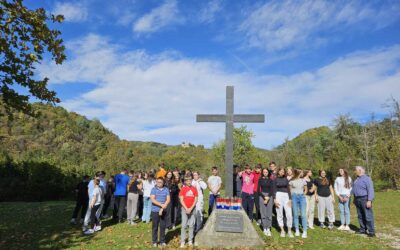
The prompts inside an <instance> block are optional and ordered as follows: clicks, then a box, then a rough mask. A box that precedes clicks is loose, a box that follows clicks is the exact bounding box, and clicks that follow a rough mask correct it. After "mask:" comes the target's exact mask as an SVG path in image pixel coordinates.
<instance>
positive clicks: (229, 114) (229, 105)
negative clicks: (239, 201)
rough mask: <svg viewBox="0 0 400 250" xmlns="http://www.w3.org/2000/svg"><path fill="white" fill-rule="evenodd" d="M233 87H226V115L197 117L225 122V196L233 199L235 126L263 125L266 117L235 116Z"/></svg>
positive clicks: (198, 120)
mask: <svg viewBox="0 0 400 250" xmlns="http://www.w3.org/2000/svg"><path fill="white" fill-rule="evenodd" d="M233 92H234V89H233V86H227V87H226V114H225V115H197V117H196V121H197V122H225V125H226V128H225V196H226V197H233V124H234V123H235V122H241V123H244V122H246V123H263V122H264V121H265V117H264V115H243V114H240V115H235V114H234V111H233Z"/></svg>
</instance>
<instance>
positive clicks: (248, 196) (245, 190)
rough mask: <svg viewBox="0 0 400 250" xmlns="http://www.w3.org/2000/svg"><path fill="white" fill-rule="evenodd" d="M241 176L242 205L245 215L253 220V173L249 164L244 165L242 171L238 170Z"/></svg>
mask: <svg viewBox="0 0 400 250" xmlns="http://www.w3.org/2000/svg"><path fill="white" fill-rule="evenodd" d="M239 175H240V176H241V177H242V180H243V184H242V207H243V210H244V211H245V212H246V214H247V216H248V217H249V219H250V220H251V221H253V208H254V174H253V173H252V171H251V168H250V166H249V165H246V166H245V167H244V171H243V172H240V173H239Z"/></svg>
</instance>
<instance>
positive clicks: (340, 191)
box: [335, 176, 351, 196]
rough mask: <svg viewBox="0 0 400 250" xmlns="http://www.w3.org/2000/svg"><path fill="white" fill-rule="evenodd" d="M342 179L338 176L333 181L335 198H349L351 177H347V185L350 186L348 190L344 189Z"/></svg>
mask: <svg viewBox="0 0 400 250" xmlns="http://www.w3.org/2000/svg"><path fill="white" fill-rule="evenodd" d="M344 184H345V183H344V177H343V176H339V177H337V178H336V180H335V193H336V195H337V196H339V195H347V196H350V193H351V177H350V176H349V184H350V188H345V187H344Z"/></svg>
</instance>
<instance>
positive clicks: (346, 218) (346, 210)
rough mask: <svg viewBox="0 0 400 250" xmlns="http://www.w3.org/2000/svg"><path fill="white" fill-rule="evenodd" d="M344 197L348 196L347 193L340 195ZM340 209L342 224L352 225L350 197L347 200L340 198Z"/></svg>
mask: <svg viewBox="0 0 400 250" xmlns="http://www.w3.org/2000/svg"><path fill="white" fill-rule="evenodd" d="M340 196H341V197H342V198H345V197H347V196H346V195H340ZM338 203H339V211H340V222H341V224H342V225H350V207H349V203H350V197H349V198H347V201H345V202H341V201H340V199H339V202H338Z"/></svg>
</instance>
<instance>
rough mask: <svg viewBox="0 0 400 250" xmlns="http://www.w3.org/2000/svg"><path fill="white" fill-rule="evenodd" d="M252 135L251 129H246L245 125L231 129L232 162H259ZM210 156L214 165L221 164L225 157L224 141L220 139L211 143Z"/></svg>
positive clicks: (239, 163)
mask: <svg viewBox="0 0 400 250" xmlns="http://www.w3.org/2000/svg"><path fill="white" fill-rule="evenodd" d="M253 137H254V134H253V132H252V131H250V130H247V127H246V126H241V127H239V128H235V129H234V130H233V162H234V164H236V165H239V166H244V165H245V164H255V163H259V162H257V161H259V160H260V156H259V154H258V152H257V149H256V148H255V147H254V145H253V143H252V142H251V139H252V138H253ZM212 156H213V159H214V163H215V164H216V165H220V166H223V165H224V159H225V141H220V142H218V143H216V144H214V145H213V147H212Z"/></svg>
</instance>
